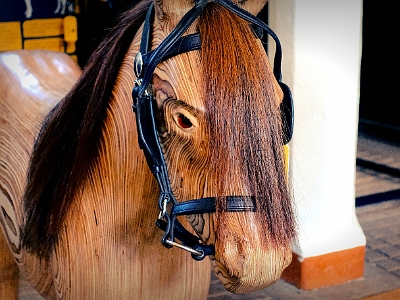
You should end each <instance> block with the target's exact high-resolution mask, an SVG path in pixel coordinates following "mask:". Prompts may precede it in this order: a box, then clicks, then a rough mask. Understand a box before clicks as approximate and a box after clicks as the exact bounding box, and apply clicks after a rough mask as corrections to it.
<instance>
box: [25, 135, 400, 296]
mask: <svg viewBox="0 0 400 300" xmlns="http://www.w3.org/2000/svg"><path fill="white" fill-rule="evenodd" d="M357 156H358V157H360V158H362V159H365V160H372V161H374V162H376V163H379V164H383V165H387V166H391V167H393V168H398V169H400V146H397V145H393V144H390V143H387V142H383V141H376V140H375V139H371V138H369V137H367V136H360V138H359V143H358V151H357ZM395 189H400V179H399V178H396V177H393V176H389V175H384V174H380V173H379V172H376V171H371V170H368V169H366V168H361V167H357V180H356V196H357V197H361V196H365V195H370V194H376V193H382V192H387V191H391V190H395ZM356 213H357V217H358V220H359V222H360V224H361V226H362V228H363V230H364V233H365V235H366V237H367V249H366V258H365V259H366V260H365V272H364V277H363V278H361V279H358V280H355V281H352V282H349V283H345V284H342V285H339V286H333V287H327V288H321V289H317V290H313V291H302V290H299V289H297V288H296V287H294V286H293V285H290V284H288V283H286V282H284V281H283V280H280V281H278V282H277V283H276V284H275V285H273V286H271V287H269V288H267V289H264V290H262V291H258V292H254V293H250V294H246V295H233V294H230V293H228V292H226V291H225V289H224V288H223V287H222V285H221V284H220V283H219V281H218V280H217V279H215V278H212V282H211V286H210V292H209V297H208V299H209V300H216V299H221V300H231V299H232V300H234V299H246V300H267V299H274V300H280V299H282V300H292V299H293V300H297V299H299V300H300V299H301V300H317V299H318V300H319V299H324V300H325V299H326V300H329V299H332V300H333V299H335V300H336V299H364V298H367V297H371V296H372V295H376V294H379V295H380V296H377V297H379V298H371V300H372V299H373V300H378V299H379V300H383V299H400V292H399V291H400V198H399V199H394V200H392V201H387V202H381V203H377V204H370V205H366V206H361V207H357V209H356ZM388 291H391V292H390V293H391V294H390V295H389V294H382V293H385V292H388ZM19 299H20V300H42V298H41V297H40V296H38V295H37V294H36V293H35V292H34V291H32V290H31V288H30V287H29V285H28V284H27V283H26V282H24V281H21V290H20V298H19ZM150 300H151V299H150Z"/></svg>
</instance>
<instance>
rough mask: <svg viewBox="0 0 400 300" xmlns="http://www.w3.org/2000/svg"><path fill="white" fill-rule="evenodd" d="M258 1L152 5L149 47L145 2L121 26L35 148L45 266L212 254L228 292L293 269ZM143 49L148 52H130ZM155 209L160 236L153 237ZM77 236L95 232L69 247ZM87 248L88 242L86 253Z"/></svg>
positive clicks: (31, 193)
mask: <svg viewBox="0 0 400 300" xmlns="http://www.w3.org/2000/svg"><path fill="white" fill-rule="evenodd" d="M208 2H209V3H208ZM264 2H265V1H264ZM264 2H263V1H256V0H248V1H239V2H238V3H236V2H235V3H236V4H235V3H232V2H230V1H227V0H218V1H195V4H193V1H186V0H185V1H183V0H182V1H175V0H171V1H170V0H165V1H154V14H153V16H152V15H151V13H149V14H148V16H149V18H148V24H149V27H147V29H149V32H150V34H149V35H148V36H149V39H148V40H146V39H144V40H143V36H144V35H145V34H146V30H147V29H146V25H145V26H141V27H140V28H138V24H139V23H138V20H143V16H144V14H146V13H147V12H148V11H149V10H148V8H149V5H150V1H143V2H141V3H140V4H139V5H138V6H137V7H136V8H134V9H133V10H132V11H128V12H127V13H126V14H125V15H124V16H123V17H122V18H121V22H120V23H119V25H117V26H116V27H115V29H114V31H112V32H111V33H110V35H109V37H108V38H107V39H106V40H105V41H104V42H103V43H102V44H101V45H100V47H99V49H98V51H97V52H96V53H95V54H94V55H93V57H92V59H91V61H90V62H89V64H88V66H87V67H86V68H85V70H84V71H83V75H82V77H81V78H80V80H79V81H78V83H77V84H76V85H75V87H74V88H73V89H72V90H71V92H70V93H69V94H68V95H67V96H66V97H65V99H64V100H63V101H62V102H60V104H59V105H57V106H56V107H55V108H54V109H53V111H52V112H51V113H50V115H49V116H48V118H47V119H46V122H45V124H44V126H43V128H42V130H41V132H40V134H39V137H38V139H37V142H36V145H35V149H34V152H33V155H32V159H31V164H30V169H29V174H28V184H27V189H26V192H25V196H24V201H25V210H26V212H27V221H26V223H25V224H24V235H23V239H24V246H25V247H26V248H27V249H28V250H29V251H30V252H31V253H35V254H37V255H38V256H40V257H44V258H47V259H48V258H49V257H50V260H55V259H58V260H60V257H62V256H65V257H67V258H68V259H70V258H71V257H74V255H76V257H79V256H82V255H83V254H82V253H85V255H88V257H90V259H93V264H100V263H101V262H99V261H100V260H99V259H97V258H96V257H97V256H98V255H106V254H104V253H105V251H103V252H104V253H102V252H101V251H100V250H99V249H102V247H103V248H104V249H105V248H106V247H108V248H110V249H111V250H109V251H117V253H118V255H117V254H116V256H118V257H119V259H122V260H123V261H127V262H130V260H127V257H128V256H129V255H131V257H133V256H134V255H141V254H140V253H145V252H146V255H147V256H149V255H150V254H151V253H148V252H149V249H154V248H153V246H152V245H153V241H155V240H160V239H162V241H163V244H164V245H166V246H168V247H171V246H178V247H183V248H187V249H189V250H190V251H192V253H193V254H194V257H195V258H196V257H198V256H201V255H202V254H208V255H210V259H211V262H212V266H213V268H214V271H215V273H216V275H217V277H218V278H219V279H220V280H221V282H222V283H223V284H224V286H225V287H226V288H227V289H228V290H229V291H231V292H234V293H245V292H249V291H252V290H256V289H260V288H264V287H266V286H268V285H270V284H272V283H273V282H275V281H276V280H277V279H278V278H279V277H280V275H281V273H282V271H283V269H284V268H285V267H286V266H287V265H288V264H289V263H290V261H291V250H290V244H291V242H292V240H293V238H294V237H295V221H294V219H295V218H294V213H293V208H292V203H291V198H290V195H289V191H288V186H287V180H286V176H285V174H286V173H285V161H284V153H283V145H284V140H285V136H284V134H283V132H284V129H285V128H284V127H285V122H283V121H282V117H281V105H280V104H281V102H282V99H286V98H285V97H286V96H287V95H286V94H287V93H286V92H287V91H286V87H285V85H283V84H282V83H281V82H280V70H279V71H278V72H276V70H275V68H274V70H272V69H271V67H270V65H269V62H268V58H267V55H266V53H265V51H264V48H263V44H262V42H261V40H260V38H259V35H260V34H259V33H258V30H257V29H254V27H253V26H251V25H250V24H251V23H254V21H253V20H255V18H254V17H253V16H250V14H249V13H251V14H252V15H255V14H257V13H258V12H259V11H260V10H261V8H262V7H263V6H264V4H265V3H264ZM193 5H194V8H193ZM193 11H196V13H197V15H196V17H195V18H194V17H193V15H191V13H192V12H193ZM150 12H151V11H150ZM188 12H190V13H189V14H188ZM131 14H132V15H133V16H132V15H131ZM190 18H193V20H191V22H189V23H187V24H186V23H185V22H186V20H187V19H190ZM182 20H183V21H182ZM255 22H256V24H255V25H256V28H259V27H260V26H263V25H262V24H261V23H258V21H255ZM177 31H178V32H179V31H182V32H180V33H179V36H178V37H177V38H175V37H174V36H173V35H174V34H176V32H177ZM171 33H172V37H171ZM182 36H183V38H181V37H182ZM185 36H189V38H188V39H185ZM191 38H193V40H192V42H193V43H191V42H190V39H191ZM132 39H133V41H132ZM165 41H167V42H165ZM168 41H170V42H171V45H172V46H171V47H170V46H168V45H167V46H165V45H166V44H167V43H168ZM199 41H200V43H199ZM196 44H197V46H196ZM193 45H195V46H193ZM146 48H148V49H146ZM143 49H146V50H145V51H144V52H146V51H148V52H151V51H152V52H151V53H150V54H148V53H141V55H139V56H138V55H137V53H138V52H143ZM160 49H161V50H160ZM147 54H148V56H146V55H147ZM149 57H150V58H149ZM141 60H144V61H143V64H142V63H141ZM278 61H279V63H280V57H279V59H278ZM278 65H279V64H278ZM279 68H280V65H279ZM134 70H135V72H136V74H135V73H134ZM277 73H278V74H277ZM134 87H135V88H134ZM133 88H134V89H133ZM132 89H133V90H134V91H133V94H134V96H133V98H134V99H133V100H132V95H131V92H132ZM282 89H283V91H282ZM132 103H133V106H134V111H135V113H136V121H135V114H134V113H133V112H132V110H131V108H130V107H131V106H132ZM148 125H149V126H150V128H149V127H148ZM149 136H150V138H149ZM138 140H139V144H140V146H141V148H142V149H143V150H144V153H145V156H143V153H142V151H141V150H140V149H139V146H138V143H137V141H138ZM49 141H51V143H49ZM145 161H147V163H148V164H149V167H150V169H151V171H152V172H153V174H154V175H155V177H156V179H157V180H155V179H154V178H153V177H151V174H150V172H149V169H148V168H147V166H145ZM160 170H161V171H160ZM149 174H150V175H149ZM160 193H161V196H160ZM54 199H57V201H54ZM157 199H159V201H158V205H157ZM188 200H189V202H188ZM191 200H193V202H190V201H191ZM182 203H189V204H190V205H189V208H188V207H187V206H184V205H183V206H182V205H180V204H182ZM117 207H118V208H117ZM118 210H119V211H120V213H117V211H118ZM158 213H159V221H160V222H159V223H160V227H162V228H163V230H165V232H166V233H165V234H164V235H162V231H161V230H159V231H156V232H155V231H154V228H153V227H151V229H150V227H149V224H150V223H151V222H153V221H154V219H153V218H157V214H158ZM183 215H185V216H186V218H185V217H184V216H183ZM116 216H118V217H116ZM119 217H120V218H119ZM110 220H112V221H110ZM149 222H150V223H149ZM178 223H179V224H182V226H181V225H179V226H178V225H177V224H178ZM88 224H89V225H88ZM189 224H190V225H191V226H190V225H189ZM85 226H93V227H91V228H92V231H89V230H88V229H87V227H85ZM190 227H191V228H190ZM132 228H135V229H132ZM78 231H86V232H90V234H89V233H85V234H86V235H84V237H82V239H79V238H80V237H79V236H77V237H76V240H79V242H76V241H74V240H73V239H74V238H75V237H74V236H73V233H74V232H78ZM189 232H192V233H196V234H197V235H198V237H199V238H200V241H199V242H198V241H197V240H196V238H194V241H193V239H192V235H191V234H190V233H189ZM71 233H72V234H71ZM94 236H101V237H102V239H103V238H104V243H103V244H96V243H97V241H92V240H91V238H93V237H94ZM182 236H183V238H182ZM186 237H188V238H186ZM187 240H190V241H189V242H188V241H187ZM88 241H90V244H91V245H94V244H96V246H93V249H91V250H90V251H89V250H87V251H86V250H85V252H82V251H83V250H82V251H81V249H79V245H81V244H86V245H87V244H88V243H89V242H88ZM74 243H76V244H74ZM107 243H108V244H107ZM73 245H76V246H73ZM148 245H150V246H151V247H150V246H148ZM86 247H88V248H89V246H86ZM134 247H137V249H143V251H142V252H141V250H140V251H139V250H136V249H133V248H134ZM160 247H161V246H160ZM66 248H68V251H70V253H69V254H68V256H67V255H66V254H65V251H66V250H65V249H66ZM108 248H107V249H108ZM54 249H55V250H54ZM60 249H61V250H60ZM121 249H124V250H123V251H122V250H121ZM120 250H121V251H120ZM174 250H175V249H174ZM80 251H81V252H80ZM168 251H170V250H168ZM204 252H207V253H204ZM54 253H55V254H54ZM93 253H96V255H97V256H93ZM99 253H101V254H99ZM121 253H124V254H123V255H122V254H121ZM127 253H129V255H128V254H127ZM171 253H175V252H171ZM111 256H112V254H111ZM111 256H110V257H111ZM103 258H104V259H106V258H107V259H110V260H111V258H108V256H104V257H103ZM110 264H111V263H110ZM116 264H117V263H116ZM59 265H60V266H61V265H62V264H61V263H59ZM105 266H106V265H104V267H105ZM149 267H150V266H149ZM151 267H154V266H151ZM57 271H58V270H57ZM53 272H55V271H54V270H53ZM71 272H72V271H71ZM80 272H81V273H83V272H86V270H80ZM118 272H120V273H121V274H125V273H123V271H120V270H118ZM120 273H118V274H120ZM88 274H89V273H88ZM100 275H101V276H103V274H100ZM100 275H99V276H100ZM74 276H75V275H74ZM74 276H70V277H69V278H72V279H73V280H77V281H78V280H79V279H75V278H78V277H74ZM87 276H90V275H87ZM101 276H100V277H101ZM121 276H122V275H121ZM124 276H125V275H124ZM100 277H99V278H100ZM103 277H106V275H104V276H103ZM101 278H102V277H101Z"/></svg>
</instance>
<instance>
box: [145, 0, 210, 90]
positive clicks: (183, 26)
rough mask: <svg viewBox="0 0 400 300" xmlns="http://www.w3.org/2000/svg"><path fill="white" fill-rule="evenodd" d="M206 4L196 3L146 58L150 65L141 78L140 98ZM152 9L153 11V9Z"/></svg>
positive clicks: (202, 2)
mask: <svg viewBox="0 0 400 300" xmlns="http://www.w3.org/2000/svg"><path fill="white" fill-rule="evenodd" d="M206 4H207V2H206V1H199V2H198V3H196V5H195V6H194V7H193V8H192V9H190V10H189V11H188V12H187V13H186V14H185V15H184V16H183V18H182V19H181V20H180V21H179V22H178V24H177V25H176V26H175V28H174V29H173V30H172V31H171V32H170V34H168V35H167V37H166V38H165V39H164V40H163V41H162V42H161V44H160V45H159V46H158V47H157V48H156V49H154V51H152V53H151V54H150V55H149V58H146V60H148V64H147V65H144V70H145V73H144V75H143V77H142V78H141V79H142V85H141V87H140V89H139V96H141V95H143V94H144V92H145V90H146V89H147V86H148V85H149V84H150V81H151V78H152V77H153V73H154V70H155V69H156V67H157V65H158V64H159V63H160V62H161V61H162V60H163V58H164V57H165V56H166V54H168V53H169V51H170V49H171V48H172V47H174V44H175V43H176V41H178V40H179V39H180V37H181V36H182V35H183V34H184V33H185V32H186V30H187V29H188V28H189V27H190V25H192V23H193V22H194V21H195V20H196V19H197V18H198V17H199V15H200V14H201V12H202V11H203V8H204V6H205V5H206ZM150 9H152V7H151V8H150ZM147 21H148V20H147V18H146V21H145V22H147ZM149 31H150V30H149ZM145 34H146V35H147V36H149V35H150V33H149V32H145ZM147 45H148V44H147ZM146 54H147V52H144V53H142V55H146Z"/></svg>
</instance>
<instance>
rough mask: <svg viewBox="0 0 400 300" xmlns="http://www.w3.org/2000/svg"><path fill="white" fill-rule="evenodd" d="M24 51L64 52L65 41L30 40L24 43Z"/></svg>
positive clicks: (53, 39)
mask: <svg viewBox="0 0 400 300" xmlns="http://www.w3.org/2000/svg"><path fill="white" fill-rule="evenodd" d="M24 49H28V50H33V49H44V50H51V51H57V52H64V41H63V39H62V38H61V37H56V38H43V39H29V40H25V42H24Z"/></svg>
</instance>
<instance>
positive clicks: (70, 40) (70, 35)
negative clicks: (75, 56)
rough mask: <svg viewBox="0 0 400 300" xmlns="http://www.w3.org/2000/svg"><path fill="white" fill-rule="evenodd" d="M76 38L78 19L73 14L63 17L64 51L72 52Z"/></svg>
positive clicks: (74, 49)
mask: <svg viewBox="0 0 400 300" xmlns="http://www.w3.org/2000/svg"><path fill="white" fill-rule="evenodd" d="M77 40H78V21H77V20H76V17H74V16H67V17H65V18H64V41H65V42H66V43H67V45H66V48H65V52H67V53H74V52H75V51H76V46H75V43H76V41H77Z"/></svg>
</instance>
